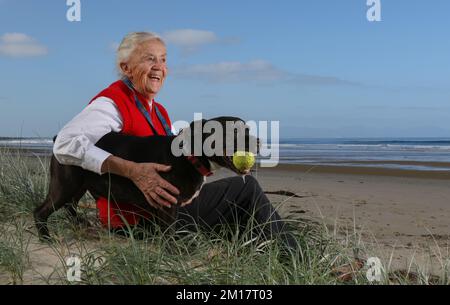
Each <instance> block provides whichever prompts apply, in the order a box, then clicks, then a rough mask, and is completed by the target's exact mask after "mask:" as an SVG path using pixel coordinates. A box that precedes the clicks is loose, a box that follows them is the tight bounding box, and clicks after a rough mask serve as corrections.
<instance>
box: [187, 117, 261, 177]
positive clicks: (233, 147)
mask: <svg viewBox="0 0 450 305" xmlns="http://www.w3.org/2000/svg"><path fill="white" fill-rule="evenodd" d="M181 133H182V134H184V136H187V137H185V139H187V138H188V139H189V143H185V144H187V147H189V148H190V151H189V153H190V154H192V155H195V156H202V157H206V158H207V159H208V161H210V162H213V163H215V164H217V165H218V166H220V167H226V168H228V169H230V170H232V171H233V172H235V173H237V174H239V175H243V174H247V173H248V170H247V171H241V170H238V169H237V168H236V167H235V166H234V164H233V159H232V158H233V154H234V153H235V152H237V151H246V152H251V153H253V154H255V155H257V154H258V152H259V139H258V138H256V137H255V136H253V135H250V127H249V126H248V125H246V124H245V122H244V120H242V119H240V118H238V117H231V116H222V117H216V118H213V119H210V120H205V119H203V120H199V121H194V122H192V123H191V124H190V126H189V128H187V129H183V130H182V132H181Z"/></svg>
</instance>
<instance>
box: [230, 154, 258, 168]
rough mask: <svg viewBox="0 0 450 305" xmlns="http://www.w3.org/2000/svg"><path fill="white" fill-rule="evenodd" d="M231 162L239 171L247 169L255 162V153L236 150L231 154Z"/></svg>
mask: <svg viewBox="0 0 450 305" xmlns="http://www.w3.org/2000/svg"><path fill="white" fill-rule="evenodd" d="M233 164H234V166H236V168H237V169H238V170H240V171H245V170H248V169H250V168H251V167H252V166H253V164H255V155H254V154H253V153H251V152H247V151H237V152H235V153H234V154H233Z"/></svg>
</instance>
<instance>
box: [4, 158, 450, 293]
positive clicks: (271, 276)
mask: <svg viewBox="0 0 450 305" xmlns="http://www.w3.org/2000/svg"><path fill="white" fill-rule="evenodd" d="M48 163H49V162H48V159H46V158H39V157H37V156H23V155H20V154H19V153H9V152H3V153H0V230H1V231H0V271H1V272H0V273H1V274H3V275H2V276H1V277H0V281H1V283H9V284H22V283H28V284H35V283H48V284H189V285H190V284H211V285H215V284H262V285H269V284H270V285H291V284H448V270H449V269H448V267H449V265H450V264H449V257H448V256H447V255H446V254H445V253H444V251H442V253H441V258H440V261H441V262H442V270H443V271H442V274H439V275H433V276H431V275H430V274H427V273H426V271H422V270H421V268H420V266H414V265H412V264H411V265H409V266H406V267H405V269H404V270H395V271H394V270H390V266H389V261H383V262H382V263H383V270H382V274H381V278H380V280H379V281H370V280H369V279H368V277H367V272H368V266H366V265H365V259H366V258H367V257H366V253H368V252H369V251H368V247H369V246H368V245H367V244H366V243H365V242H364V241H362V238H361V235H360V234H359V233H358V231H357V230H356V229H354V230H353V231H350V232H349V231H347V232H346V233H344V234H343V233H342V232H339V230H337V231H336V230H330V228H329V227H327V226H326V225H324V224H321V223H320V221H307V220H304V219H298V218H296V219H294V218H293V217H290V216H289V215H287V217H286V221H288V223H289V225H290V226H291V227H292V228H294V232H295V237H296V239H297V242H298V243H299V245H300V246H301V251H300V252H299V253H294V254H293V255H292V256H288V257H287V258H286V257H284V258H283V259H280V252H281V250H282V249H281V248H280V246H279V244H278V243H277V242H275V241H262V240H259V239H255V238H254V236H253V235H252V234H250V232H251V231H252V224H251V223H250V224H249V227H248V230H247V232H248V233H244V234H237V233H234V234H231V237H230V232H236V230H233V228H231V230H229V229H230V228H224V232H205V231H202V230H199V231H198V232H181V231H179V232H176V233H175V234H173V232H172V233H170V234H169V233H167V232H162V231H158V230H157V231H156V232H154V233H152V234H148V232H136V230H134V231H130V232H129V235H130V236H129V237H122V236H117V235H116V234H112V233H110V232H109V231H108V230H105V229H103V228H101V226H100V225H99V223H98V221H97V219H96V210H95V208H93V207H85V208H83V209H79V210H80V212H81V217H83V218H85V219H86V220H88V221H89V222H90V223H91V225H90V226H89V227H82V226H78V225H76V224H74V223H73V222H72V221H71V220H70V219H69V218H68V217H67V215H66V212H65V211H64V210H61V211H58V212H57V213H54V215H52V216H51V217H50V219H49V227H50V231H51V234H52V236H53V237H54V241H53V243H51V244H44V243H41V242H39V240H38V239H37V236H36V230H35V228H34V224H33V219H32V210H33V209H34V207H35V206H37V205H38V204H40V203H41V202H42V201H43V200H44V197H45V195H46V191H47V187H48ZM83 200H84V201H85V202H90V201H92V199H90V198H89V197H85V198H84V199H83ZM274 204H275V205H278V204H281V203H277V202H275V203H274ZM137 233H142V234H143V236H144V238H140V239H137V238H135V237H136V236H137V235H139V234H137ZM142 234H140V235H142ZM74 255H75V256H76V257H77V258H78V259H79V260H80V262H81V278H80V281H75V282H72V281H69V280H68V277H67V272H68V270H70V267H71V266H70V265H68V263H67V258H68V257H71V256H74Z"/></svg>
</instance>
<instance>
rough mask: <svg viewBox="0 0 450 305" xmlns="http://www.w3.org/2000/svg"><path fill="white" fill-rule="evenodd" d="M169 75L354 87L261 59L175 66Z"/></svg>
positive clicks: (235, 81)
mask: <svg viewBox="0 0 450 305" xmlns="http://www.w3.org/2000/svg"><path fill="white" fill-rule="evenodd" d="M172 74H173V75H174V76H175V77H178V78H184V79H198V80H202V81H205V82H215V83H239V82H253V83H264V84H274V83H288V84H296V85H358V84H356V83H353V82H349V81H345V80H341V79H339V78H336V77H330V76H319V75H308V74H296V73H290V72H287V71H283V70H282V69H279V68H277V67H275V66H274V65H272V64H271V63H270V62H267V61H264V60H253V61H250V62H247V63H241V62H219V63H214V64H203V65H192V66H182V67H175V68H174V69H173V70H172Z"/></svg>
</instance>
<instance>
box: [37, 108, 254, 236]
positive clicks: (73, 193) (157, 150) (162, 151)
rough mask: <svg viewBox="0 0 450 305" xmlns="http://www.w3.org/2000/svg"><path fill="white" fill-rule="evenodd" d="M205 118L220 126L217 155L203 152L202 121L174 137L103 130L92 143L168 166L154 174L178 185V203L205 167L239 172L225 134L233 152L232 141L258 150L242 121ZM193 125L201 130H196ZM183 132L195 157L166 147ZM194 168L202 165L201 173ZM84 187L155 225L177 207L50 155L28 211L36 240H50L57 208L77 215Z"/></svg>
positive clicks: (118, 179)
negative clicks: (39, 198) (42, 192)
mask: <svg viewBox="0 0 450 305" xmlns="http://www.w3.org/2000/svg"><path fill="white" fill-rule="evenodd" d="M210 121H215V122H218V124H220V125H221V126H222V130H223V134H222V136H223V139H224V140H223V141H222V147H220V148H219V149H218V151H221V152H223V153H222V154H220V155H216V154H214V155H212V156H207V154H204V153H203V144H204V143H205V140H206V139H207V138H208V137H209V136H210V135H212V134H213V133H211V132H205V131H203V127H204V126H205V124H206V123H207V122H208V121H207V120H202V121H195V122H192V123H191V125H190V127H189V130H186V129H185V130H182V131H181V133H180V134H179V135H178V136H149V137H136V136H129V135H123V134H118V133H109V134H107V135H105V136H104V137H102V138H101V139H100V140H99V141H98V142H97V143H96V146H97V147H99V148H101V149H103V150H105V151H108V152H110V153H112V154H113V155H115V156H118V157H121V158H123V159H125V160H130V161H134V162H141V163H142V162H152V163H159V164H166V165H171V170H170V171H169V172H161V173H160V175H161V177H162V178H164V179H166V180H167V181H168V182H170V183H171V184H172V185H174V186H175V187H176V188H178V190H179V191H180V194H179V195H178V198H177V201H178V203H183V202H186V201H188V200H190V199H192V197H193V196H195V194H198V191H199V190H200V188H201V186H202V184H203V183H204V180H205V177H204V176H205V173H204V171H205V169H206V171H209V172H211V170H214V169H215V168H216V167H225V168H228V169H230V170H232V171H234V172H235V173H237V174H244V173H243V172H241V171H239V170H238V169H237V168H236V167H235V166H234V165H233V162H232V155H230V154H228V155H226V148H227V147H225V145H226V143H227V141H226V140H225V139H230V136H233V137H232V138H233V139H234V141H233V143H232V149H233V152H234V151H236V150H238V144H239V143H243V142H244V143H245V151H251V152H254V153H255V152H256V153H257V151H258V147H257V146H258V145H259V142H258V140H257V139H256V138H254V137H252V136H250V135H249V129H248V126H246V125H245V123H244V121H243V120H241V119H239V118H236V117H218V118H215V119H212V120H210ZM227 122H229V123H237V127H236V128H234V129H233V130H232V132H233V133H234V134H233V135H230V134H229V133H230V130H227V128H226V125H227ZM198 126H200V127H201V128H196V127H198ZM195 130H200V132H201V134H199V133H198V132H193V131H195ZM227 132H228V133H227ZM187 134H188V135H189V138H190V140H191V141H190V149H191V152H192V154H194V152H197V150H195V149H196V148H197V149H198V148H199V147H200V146H201V147H200V152H201V155H197V154H196V156H195V157H192V156H185V155H181V156H178V157H177V156H174V155H173V154H172V150H171V148H172V143H173V142H174V141H175V140H180V138H178V137H183V136H186V135H187ZM198 136H200V139H201V140H200V141H198V140H197V141H195V139H194V137H198ZM239 141H240V142H239ZM176 143H178V142H176ZM195 143H197V144H195ZM228 143H229V142H228ZM253 143H254V144H253ZM177 145H178V144H177ZM214 145H218V144H216V143H215V144H213V145H211V146H214ZM251 146H252V147H251ZM213 148H217V147H213ZM239 148H240V146H239ZM239 150H242V149H239ZM215 151H216V150H215ZM199 169H203V171H202V170H199ZM86 191H89V192H90V193H91V195H92V196H93V197H94V198H95V199H97V198H99V197H105V198H110V200H111V201H115V202H127V203H132V204H134V205H136V206H138V207H140V208H142V209H144V210H147V211H149V212H150V213H151V214H152V216H155V219H156V220H157V221H158V222H159V224H160V225H161V226H168V225H170V224H171V223H173V221H175V219H176V217H177V211H178V206H177V205H175V206H173V207H172V208H165V207H163V208H161V209H155V208H153V207H151V206H150V204H149V203H148V202H147V200H146V198H145V196H144V194H143V193H142V192H141V191H140V190H139V189H138V188H137V187H136V185H135V184H134V183H133V182H132V181H131V180H129V179H126V178H124V177H120V176H118V175H113V174H103V175H98V174H96V173H93V172H90V171H87V170H84V169H82V168H81V167H77V166H70V165H62V164H60V163H59V162H58V161H57V160H56V158H55V156H52V159H51V164H50V185H49V191H48V195H47V197H46V199H45V201H44V202H43V203H42V204H41V205H40V206H39V207H37V208H36V209H35V210H34V219H35V223H36V227H37V229H38V233H39V238H40V239H41V240H49V239H50V234H49V231H48V227H47V219H48V217H49V216H50V215H51V214H52V213H53V212H55V211H57V210H58V209H60V208H61V207H63V206H65V207H66V208H67V210H68V212H69V214H70V215H71V216H72V217H73V218H74V219H77V212H76V207H77V203H78V201H79V200H80V198H81V197H82V196H83V195H84V194H85V193H86Z"/></svg>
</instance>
